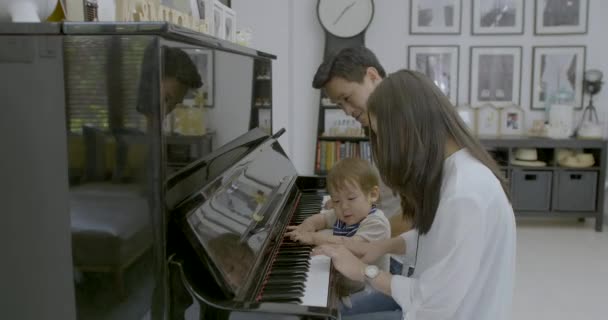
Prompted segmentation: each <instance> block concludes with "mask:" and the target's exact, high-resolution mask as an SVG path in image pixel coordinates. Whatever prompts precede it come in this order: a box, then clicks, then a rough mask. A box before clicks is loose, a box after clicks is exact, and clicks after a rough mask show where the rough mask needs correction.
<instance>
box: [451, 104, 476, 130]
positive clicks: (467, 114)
mask: <svg viewBox="0 0 608 320" xmlns="http://www.w3.org/2000/svg"><path fill="white" fill-rule="evenodd" d="M456 112H458V115H459V116H460V118H461V119H462V121H463V122H464V123H465V124H466V125H467V127H469V130H471V132H473V133H475V132H477V127H476V123H475V109H473V108H471V105H468V104H465V105H459V106H457V107H456Z"/></svg>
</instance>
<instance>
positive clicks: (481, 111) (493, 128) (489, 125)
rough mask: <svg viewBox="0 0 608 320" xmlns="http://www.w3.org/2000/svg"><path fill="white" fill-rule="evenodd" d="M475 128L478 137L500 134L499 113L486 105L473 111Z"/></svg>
mask: <svg viewBox="0 0 608 320" xmlns="http://www.w3.org/2000/svg"><path fill="white" fill-rule="evenodd" d="M475 111H476V112H475V127H476V128H477V135H479V136H497V135H499V134H500V126H499V121H500V111H499V110H498V109H496V107H494V105H492V104H490V103H488V104H485V105H483V106H481V107H479V108H477V110H475Z"/></svg>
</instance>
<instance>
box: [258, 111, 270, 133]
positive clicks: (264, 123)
mask: <svg viewBox="0 0 608 320" xmlns="http://www.w3.org/2000/svg"><path fill="white" fill-rule="evenodd" d="M257 110H258V127H259V128H260V129H262V130H264V131H265V132H266V133H268V134H272V132H270V130H271V128H272V110H271V109H266V108H258V109H257Z"/></svg>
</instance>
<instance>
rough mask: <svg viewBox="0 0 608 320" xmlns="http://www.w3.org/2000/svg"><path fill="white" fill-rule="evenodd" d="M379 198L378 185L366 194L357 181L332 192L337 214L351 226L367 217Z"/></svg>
mask: <svg viewBox="0 0 608 320" xmlns="http://www.w3.org/2000/svg"><path fill="white" fill-rule="evenodd" d="M377 200H378V187H374V188H373V189H372V190H371V191H370V192H369V193H367V194H366V193H364V192H363V191H362V190H361V188H360V187H359V186H358V185H357V184H355V183H346V184H345V185H344V186H343V187H342V189H341V190H336V191H334V192H332V193H331V201H332V204H333V208H334V211H335V212H336V216H337V217H338V219H340V220H342V221H343V222H344V223H346V224H347V225H349V226H350V225H353V224H357V223H359V222H361V221H362V220H363V219H365V217H367V215H368V214H369V211H370V210H371V209H372V204H373V203H374V202H376V201H377Z"/></svg>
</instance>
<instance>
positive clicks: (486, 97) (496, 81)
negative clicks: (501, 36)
mask: <svg viewBox="0 0 608 320" xmlns="http://www.w3.org/2000/svg"><path fill="white" fill-rule="evenodd" d="M521 58H522V47H515V46H502V47H481V46H480V47H471V72H470V74H469V76H470V81H469V83H470V92H469V102H470V104H471V105H472V106H479V105H482V104H486V103H491V104H493V105H494V106H496V107H499V108H500V107H503V106H509V105H512V104H516V105H519V104H520V102H521Z"/></svg>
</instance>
